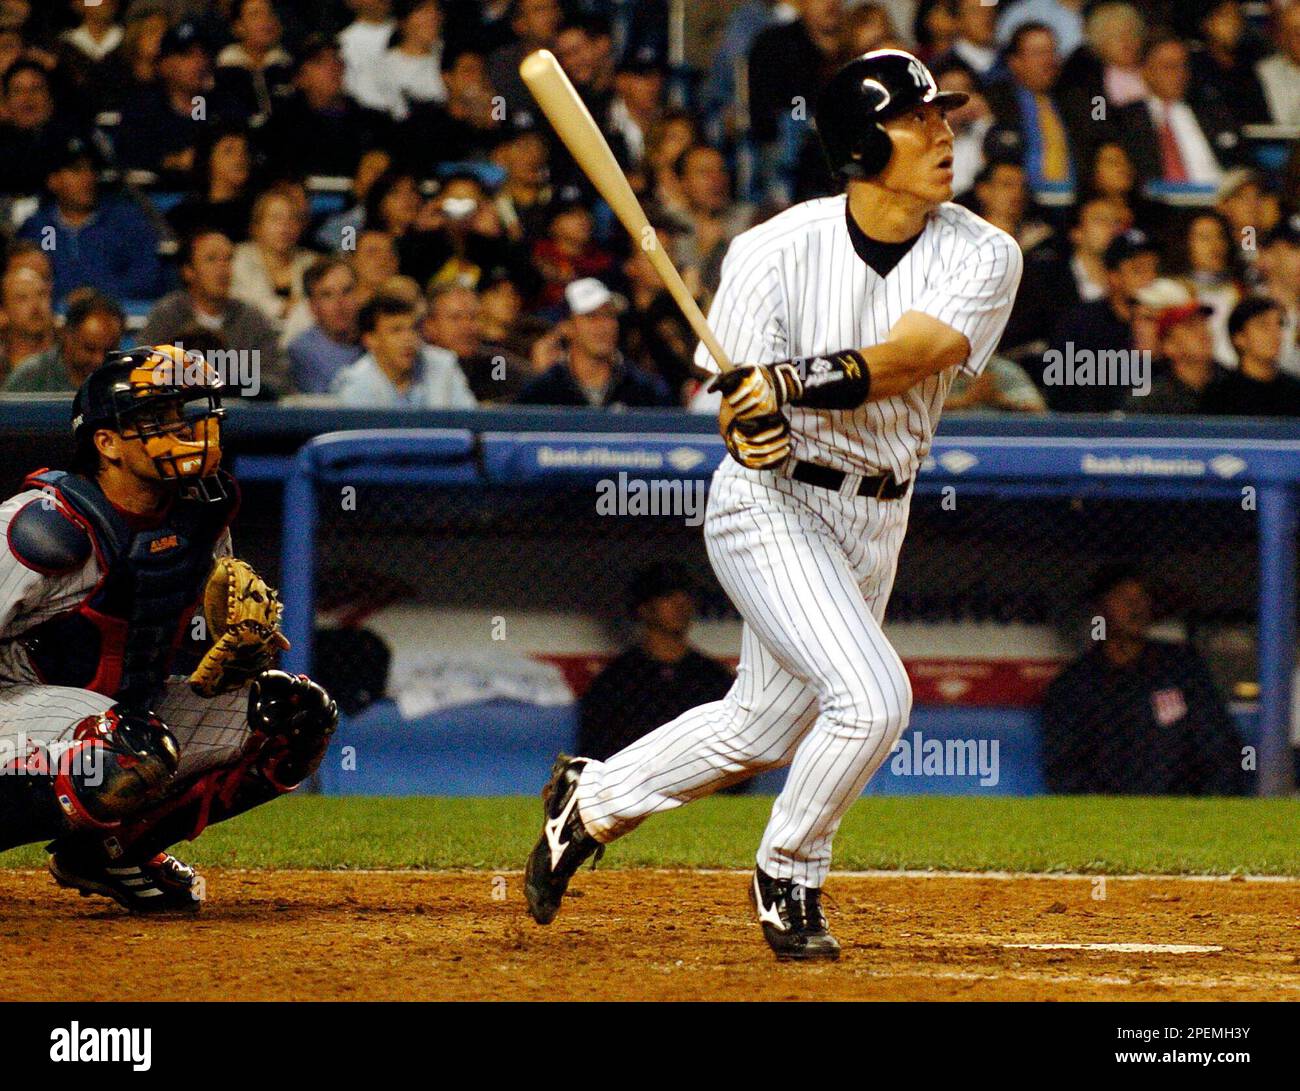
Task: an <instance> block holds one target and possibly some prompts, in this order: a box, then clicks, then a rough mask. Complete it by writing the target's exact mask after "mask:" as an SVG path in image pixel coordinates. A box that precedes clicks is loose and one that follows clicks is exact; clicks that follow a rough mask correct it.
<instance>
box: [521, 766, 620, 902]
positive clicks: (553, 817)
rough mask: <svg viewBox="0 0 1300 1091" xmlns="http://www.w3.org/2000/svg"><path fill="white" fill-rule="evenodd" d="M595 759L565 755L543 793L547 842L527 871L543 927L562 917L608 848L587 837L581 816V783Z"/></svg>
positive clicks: (527, 891)
mask: <svg viewBox="0 0 1300 1091" xmlns="http://www.w3.org/2000/svg"><path fill="white" fill-rule="evenodd" d="M590 760H591V759H590V758H571V757H569V755H568V754H561V755H560V756H559V757H557V758H556V759H555V764H554V765H553V766H551V779H550V780H548V781H547V782H546V787H545V788H543V789H542V816H543V821H542V836H541V837H540V838H539V839H538V842H537V847H536V848H534V849H533V851H532V855H530V856H529V857H528V864H527V866H526V867H525V868H524V897H525V898H527V899H528V912H529V914H530V915H531V916H532V918H533V920H535V921H536V922H537V923H538V924H550V923H551V921H553V920H554V919H555V914H556V913H558V912H559V911H560V899H562V898H563V897H564V892H565V890H567V889H568V886H569V880H570V879H572V878H573V876H574V873H575V872H576V871H577V870H578V868H580V867H581V866H582V864H583V862H584V861H585V860H587V859H589V858H591V857H595V859H594V860H592V867H595V866H596V860H599V859H600V858H601V856H603V855H604V852H605V846H604V845H602V844H601V843H600V842H599V841H597V840H596V839H595V838H594V837H592V836H591V834H589V833H588V832H587V828H586V827H585V826H584V825H583V824H582V819H581V818H580V817H579V816H578V778H579V777H580V776H581V775H582V770H583V767H584V766H585V765H586V764H587V762H588V761H590Z"/></svg>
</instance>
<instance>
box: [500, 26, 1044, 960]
mask: <svg viewBox="0 0 1300 1091" xmlns="http://www.w3.org/2000/svg"><path fill="white" fill-rule="evenodd" d="M965 100H966V95H964V94H960V93H944V92H940V91H939V90H938V88H937V87H936V85H935V81H934V79H933V77H932V76H931V74H930V72H929V71H928V69H927V68H926V67H925V65H924V64H922V63H921V61H919V60H918V59H917V58H915V57H913V56H912V55H911V54H908V53H905V52H902V51H897V50H879V51H876V52H873V53H867V54H864V55H863V56H861V57H858V58H856V59H855V60H853V61H851V62H849V63H848V64H847V65H846V66H845V67H844V68H843V69H841V70H840V71H839V72H838V73H837V74H836V76H835V77H834V78H833V79H832V81H831V82H830V84H829V85H828V87H827V89H826V91H825V93H824V94H823V95H822V97H821V99H820V101H819V103H818V106H817V111H816V125H817V131H818V135H819V137H820V139H821V141H822V144H823V147H824V148H825V151H826V154H827V158H828V160H829V162H830V164H831V166H832V167H833V169H834V170H836V171H837V173H838V174H839V175H840V176H841V177H842V178H843V179H844V181H845V183H846V192H845V193H844V194H843V195H841V196H838V197H831V198H824V199H819V200H813V201H808V202H805V203H803V204H800V205H796V206H795V207H793V208H791V209H789V210H788V211H786V212H784V213H782V214H781V215H779V216H776V217H775V218H774V219H772V220H770V221H768V222H767V223H765V224H763V225H761V226H759V227H756V228H754V229H752V230H750V231H748V232H746V233H745V234H743V235H741V236H739V237H738V238H737V239H736V240H735V241H734V242H733V243H732V245H731V248H730V250H729V252H728V254H727V257H726V260H725V262H724V264H723V268H722V282H721V286H720V288H719V290H718V294H717V296H716V297H715V299H714V301H713V305H712V309H711V312H710V316H709V320H710V325H711V326H712V327H713V329H714V330H715V331H716V332H717V335H718V338H719V341H720V343H721V345H722V347H723V348H724V349H725V350H726V351H727V352H728V353H729V354H730V356H731V359H733V360H736V361H743V364H741V365H740V366H737V367H736V368H734V369H733V370H731V371H729V372H727V373H725V374H722V375H720V376H719V377H718V378H717V379H715V380H714V383H713V386H714V387H715V388H716V389H718V390H720V391H721V394H722V405H721V409H720V421H719V425H720V429H721V432H722V434H723V436H724V438H725V439H726V441H727V449H728V451H729V453H730V455H731V458H730V459H728V460H726V461H724V463H723V464H722V465H721V466H720V467H719V468H718V470H717V471H716V473H715V474H714V477H713V483H712V487H711V489H710V493H709V507H708V514H707V517H706V520H705V541H706V545H707V548H708V553H709V558H710V561H711V563H712V565H713V569H714V571H715V573H716V574H717V577H718V579H719V581H720V582H721V583H722V585H723V587H724V588H725V589H726V591H727V592H728V594H729V595H730V597H731V600H732V602H733V603H735V605H736V608H737V609H738V610H739V612H740V614H741V616H742V617H743V619H744V622H745V624H744V635H743V639H742V645H741V656H740V666H739V671H738V675H737V678H736V682H735V685H734V686H733V687H732V689H731V691H730V692H729V693H728V694H727V696H726V697H725V698H723V699H722V700H721V701H717V702H714V703H712V704H707V705H702V706H700V707H698V708H695V709H692V710H691V711H689V712H687V713H685V714H683V715H682V716H679V717H678V718H677V719H676V720H673V721H672V722H671V723H668V724H665V725H664V726H663V727H661V728H659V729H658V730H656V731H654V732H652V733H651V734H650V735H647V736H645V737H644V738H642V739H641V740H639V741H638V742H636V743H634V744H633V745H631V746H629V747H627V749H625V750H623V751H621V752H620V753H618V754H615V755H614V756H613V757H611V758H610V759H609V760H608V761H606V762H597V761H592V760H588V759H585V758H570V757H567V756H564V755H561V757H560V758H559V759H558V760H557V762H556V764H555V767H554V769H553V770H552V775H551V780H550V782H549V783H548V784H547V786H546V788H545V790H544V792H543V799H544V813H545V817H544V825H543V830H542V836H541V838H540V840H539V841H538V843H537V846H536V848H535V849H534V851H533V853H532V855H531V856H530V858H529V860H528V865H527V869H526V879H525V893H526V896H527V899H528V905H529V910H530V912H531V914H532V916H533V918H534V919H535V920H536V921H538V923H541V924H546V923H548V922H549V921H551V920H552V919H553V918H554V916H555V914H556V913H557V911H558V910H559V906H560V901H561V898H562V897H563V895H564V891H565V889H566V888H567V886H568V883H569V880H570V879H571V878H572V876H573V875H574V873H575V872H576V871H577V869H578V867H579V866H580V865H581V864H582V863H583V862H584V861H585V860H586V859H588V858H590V857H592V856H593V855H597V854H598V853H599V852H600V850H601V849H602V846H603V845H604V844H606V843H608V842H610V841H613V840H614V839H615V838H618V837H621V836H623V835H624V834H625V833H627V832H628V831H630V830H632V829H633V828H635V827H636V826H637V824H638V823H640V822H641V821H642V820H643V819H645V818H647V817H648V816H650V815H652V814H656V813H658V812H660V811H665V810H669V809H671V808H673V807H677V806H680V805H681V804H683V803H688V802H690V801H691V800H693V799H699V798H700V797H702V796H706V795H709V794H710V793H712V792H715V791H717V790H718V789H719V788H722V787H724V786H725V785H728V784H731V783H733V782H735V781H737V780H740V779H742V778H745V777H748V776H750V775H752V774H754V773H757V772H759V771H761V770H765V769H771V768H773V767H777V766H786V765H788V766H789V773H788V775H787V778H786V782H785V787H784V789H783V790H782V792H781V794H780V795H779V796H778V797H777V800H776V803H775V805H774V807H773V809H772V816H771V820H770V821H769V822H768V825H767V829H766V831H765V832H764V835H763V839H762V842H761V844H760V846H759V849H758V855H757V868H756V870H755V872H754V877H753V881H752V885H751V892H750V893H751V897H752V898H753V901H754V904H755V908H756V911H757V915H758V919H759V922H760V924H761V927H762V931H763V935H764V937H765V938H766V940H767V942H768V944H769V945H770V946H771V947H772V949H773V951H774V952H775V953H776V956H777V958H779V959H820V958H832V959H833V958H837V957H838V955H839V944H838V943H837V941H836V940H835V938H834V937H833V936H832V935H831V933H830V931H829V929H828V926H827V921H826V918H825V915H824V913H823V911H822V907H821V897H820V895H821V888H822V885H823V883H824V881H825V879H826V875H827V872H828V870H829V868H830V862H831V841H832V839H833V837H834V836H835V831H836V829H837V827H838V826H839V824H840V820H841V819H842V818H843V817H844V814H845V812H846V811H847V810H848V808H849V807H850V806H851V805H852V803H853V801H854V800H855V799H857V798H858V796H859V795H860V794H861V793H862V790H863V788H864V786H865V785H866V783H867V781H868V780H870V778H871V776H872V774H874V773H875V771H876V770H877V769H878V768H879V767H880V765H881V763H882V761H883V760H884V759H885V757H886V756H887V755H888V754H889V752H890V751H891V749H892V748H893V746H894V743H895V741H896V740H897V739H898V737H899V734H900V733H901V732H902V731H903V729H904V728H905V727H906V726H907V722H908V716H909V713H910V710H911V703H912V693H911V687H910V685H909V683H908V679H907V674H906V673H905V671H904V669H903V664H902V662H901V661H900V659H899V657H898V654H897V653H896V652H895V651H894V649H893V647H891V645H890V643H889V641H888V640H887V639H886V638H885V635H884V632H883V631H882V629H881V623H882V621H883V618H884V613H885V605H886V603H887V601H888V599H889V593H890V589H891V587H892V585H893V581H894V573H895V568H896V566H897V561H898V552H899V548H900V547H901V545H902V542H903V536H904V533H905V532H906V529H907V516H908V509H909V504H910V500H911V491H912V482H913V480H914V478H915V475H916V472H917V469H918V467H919V466H920V464H921V461H922V459H924V458H925V455H926V452H927V451H928V450H929V447H930V443H931V440H932V438H933V436H934V430H935V426H936V425H937V423H938V421H939V414H940V411H941V410H942V408H943V401H944V397H945V395H946V394H947V392H948V388H949V387H950V385H951V384H952V381H953V378H954V377H955V375H956V374H957V372H958V371H959V370H962V371H965V372H966V373H968V374H971V375H977V374H979V372H980V371H981V370H982V369H983V367H984V366H985V364H986V363H987V361H988V359H989V356H990V355H991V354H992V352H993V350H994V348H995V346H996V345H997V343H998V339H999V337H1000V336H1001V333H1002V329H1003V327H1004V325H1005V324H1006V321H1007V317H1008V315H1009V314H1010V312H1011V305H1012V302H1013V299H1014V297H1015V293H1016V288H1017V286H1018V285H1019V282H1020V273H1021V254H1020V250H1019V248H1018V246H1017V245H1016V243H1015V241H1014V240H1013V239H1012V238H1011V237H1010V236H1008V235H1007V234H1005V233H1004V232H1002V231H1000V230H998V229H997V228H995V227H993V226H991V225H990V224H988V223H986V222H985V221H984V220H982V219H980V218H979V217H978V216H976V215H975V214H974V213H972V212H969V211H968V210H966V209H965V208H962V207H959V206H958V205H955V204H951V203H949V202H950V199H951V197H952V178H953V170H952V157H953V133H952V130H951V128H950V127H949V125H948V122H947V120H946V116H945V115H946V111H947V110H949V109H951V108H955V107H957V106H960V105H961V104H962V103H963V102H964V101H965ZM696 359H697V362H698V363H699V364H701V365H702V366H703V367H706V368H708V369H710V370H712V371H717V370H718V365H717V364H716V363H715V362H714V361H713V360H712V359H711V357H710V356H709V355H708V353H707V351H706V350H705V349H704V347H703V346H701V347H700V349H699V351H698V353H697V357H696Z"/></svg>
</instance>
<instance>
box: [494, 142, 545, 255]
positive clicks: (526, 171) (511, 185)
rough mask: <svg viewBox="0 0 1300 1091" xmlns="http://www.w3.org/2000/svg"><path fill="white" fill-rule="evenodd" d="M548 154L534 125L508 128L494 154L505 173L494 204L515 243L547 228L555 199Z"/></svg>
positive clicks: (534, 235) (507, 232)
mask: <svg viewBox="0 0 1300 1091" xmlns="http://www.w3.org/2000/svg"><path fill="white" fill-rule="evenodd" d="M547 151H548V149H547V145H546V140H545V139H544V138H543V137H542V134H541V133H540V132H539V131H538V130H537V129H536V128H534V127H533V126H531V125H516V126H513V127H511V128H508V129H506V130H505V132H504V133H503V134H502V135H501V137H500V139H499V140H498V141H497V145H496V147H495V148H494V149H493V151H492V162H493V163H495V164H496V165H497V166H498V167H501V168H502V169H503V170H504V171H505V172H506V177H505V181H504V182H503V183H502V184H501V187H500V188H499V189H498V190H497V195H496V198H495V200H494V202H493V203H494V205H495V206H496V210H497V216H498V217H499V218H500V220H501V224H502V226H503V227H504V228H505V231H506V237H507V238H509V239H510V240H511V241H513V242H522V241H523V240H524V239H534V238H537V237H538V236H539V235H541V234H542V232H543V231H545V229H546V210H547V207H548V206H549V205H550V202H551V199H552V197H553V196H554V190H553V189H552V187H551V184H550V169H549V166H548V154H547Z"/></svg>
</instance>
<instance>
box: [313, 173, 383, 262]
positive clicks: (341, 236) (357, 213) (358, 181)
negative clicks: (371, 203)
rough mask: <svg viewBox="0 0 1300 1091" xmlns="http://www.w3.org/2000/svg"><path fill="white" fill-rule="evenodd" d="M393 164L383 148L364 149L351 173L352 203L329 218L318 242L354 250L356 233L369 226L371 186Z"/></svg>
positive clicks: (335, 248) (320, 230)
mask: <svg viewBox="0 0 1300 1091" xmlns="http://www.w3.org/2000/svg"><path fill="white" fill-rule="evenodd" d="M392 167H393V157H392V156H391V155H390V154H389V153H388V152H387V151H386V150H385V149H383V148H370V149H369V150H368V151H365V152H362V154H361V158H360V159H359V160H358V161H357V170H356V173H355V174H354V175H353V176H352V205H351V207H349V208H346V209H344V210H343V211H342V212H336V213H334V215H332V216H330V217H328V218H327V219H326V220H325V222H324V223H322V224H321V225H320V227H319V228H318V229H317V231H316V236H315V238H316V245H317V246H318V247H320V248H322V249H325V250H355V249H356V244H357V235H358V234H360V232H361V231H362V230H363V229H364V227H365V225H366V198H367V197H369V195H370V189H371V187H372V186H373V185H374V184H375V182H377V181H378V180H379V179H380V178H382V177H383V176H384V175H385V174H386V173H387V172H388V171H389V170H391V169H392Z"/></svg>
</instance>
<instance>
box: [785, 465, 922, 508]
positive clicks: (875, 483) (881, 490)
mask: <svg viewBox="0 0 1300 1091" xmlns="http://www.w3.org/2000/svg"><path fill="white" fill-rule="evenodd" d="M790 476H791V477H793V478H794V479H795V480H796V481H802V482H803V483H804V484H805V485H816V486H817V488H819V489H830V490H831V491H832V492H839V490H840V489H841V488H842V487H843V485H844V479H845V478H846V477H848V474H846V473H845V472H844V471H843V470H832V469H831V468H830V467H829V466H819V465H817V463H815V462H796V463H795V464H794V470H793V471H792V472H791V474H790ZM911 487H912V482H911V481H910V480H909V481H903V482H899V481H895V480H894V475H893V474H881V475H879V476H877V477H864V478H863V479H862V483H861V484H860V485H859V486H858V495H859V496H872V497H875V498H876V499H877V500H901V499H902V498H903V497H904V496H906V495H907V490H908V489H910V488H911Z"/></svg>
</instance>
